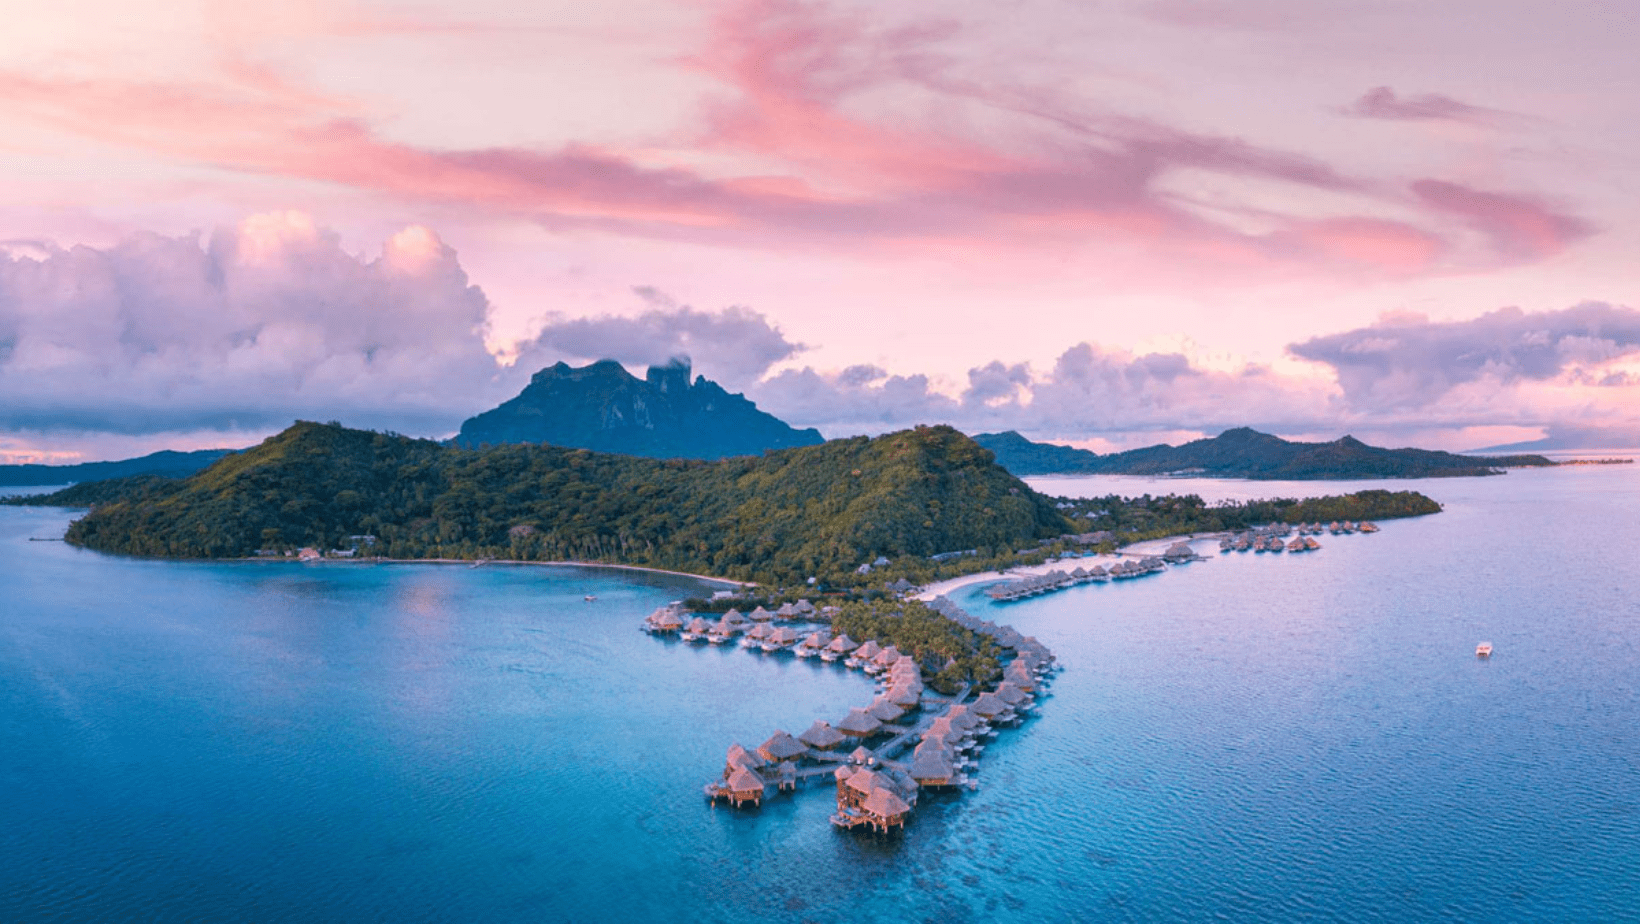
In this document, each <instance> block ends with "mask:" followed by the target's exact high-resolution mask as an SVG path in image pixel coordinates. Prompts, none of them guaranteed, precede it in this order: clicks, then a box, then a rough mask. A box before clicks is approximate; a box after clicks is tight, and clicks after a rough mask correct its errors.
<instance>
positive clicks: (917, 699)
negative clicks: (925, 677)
mask: <svg viewBox="0 0 1640 924" xmlns="http://www.w3.org/2000/svg"><path fill="white" fill-rule="evenodd" d="M920 688H921V684H918V686H917V688H913V687H912V686H911V684H908V683H907V684H898V685H896V686H893V687H890V688H889V690H888V692H887V693H886V694H884V698H885V699H887V700H888V701H889V702H891V703H893V704H894V705H896V706H899V707H900V708H902V709H905V710H907V711H910V710H912V709H914V708H916V707H917V706H919V705H921V703H922V690H921V689H920Z"/></svg>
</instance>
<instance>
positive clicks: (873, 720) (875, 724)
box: [836, 709, 883, 738]
mask: <svg viewBox="0 0 1640 924" xmlns="http://www.w3.org/2000/svg"><path fill="white" fill-rule="evenodd" d="M836 728H837V730H838V731H840V732H842V733H843V734H845V735H848V736H849V737H850V738H869V737H871V736H872V735H875V734H876V733H877V732H879V731H881V730H882V728H883V723H882V721H881V720H879V719H878V718H877V717H876V716H874V715H872V714H871V713H870V712H869V711H868V710H865V709H850V710H849V711H848V715H847V716H845V717H844V718H843V721H841V722H838V723H837V725H836Z"/></svg>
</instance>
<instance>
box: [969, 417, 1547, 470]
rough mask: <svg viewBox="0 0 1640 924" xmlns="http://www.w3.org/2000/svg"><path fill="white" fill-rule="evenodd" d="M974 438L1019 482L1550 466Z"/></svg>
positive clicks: (1312, 446) (1239, 436) (1226, 442)
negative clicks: (1103, 450)
mask: <svg viewBox="0 0 1640 924" xmlns="http://www.w3.org/2000/svg"><path fill="white" fill-rule="evenodd" d="M974 441H975V442H977V443H979V444H980V445H981V446H984V447H985V448H986V449H989V450H991V451H992V452H994V453H996V457H997V464H999V465H1001V466H1003V467H1004V468H1006V469H1008V471H1010V472H1013V473H1014V474H1016V475H1019V476H1021V477H1024V476H1027V475H1052V474H1107V475H1166V474H1172V473H1177V472H1188V473H1193V474H1198V475H1201V476H1202V477H1207V478H1251V479H1256V480H1265V481H1289V480H1290V481H1325V480H1346V479H1362V478H1448V477H1462V476H1473V475H1497V474H1501V473H1502V470H1503V469H1506V468H1520V467H1528V466H1550V465H1554V463H1553V462H1552V461H1550V460H1549V459H1546V458H1544V457H1543V456H1465V455H1458V454H1455V453H1450V452H1441V451H1439V450H1431V449H1384V448H1381V447H1378V446H1368V445H1367V444H1366V443H1363V442H1361V441H1360V440H1358V439H1355V438H1354V437H1350V436H1345V437H1341V438H1339V439H1336V440H1333V441H1332V442H1330V443H1295V442H1291V441H1288V440H1284V439H1282V438H1281V437H1279V436H1271V435H1270V434H1268V433H1260V432H1258V431H1257V430H1250V429H1248V428H1246V427H1239V428H1237V429H1234V430H1226V431H1224V432H1223V433H1221V434H1219V435H1218V436H1215V437H1211V438H1209V439H1201V440H1195V441H1192V442H1189V443H1185V444H1184V445H1182V446H1170V445H1167V444H1166V443H1162V444H1158V445H1155V446H1146V447H1144V448H1142V449H1130V450H1128V451H1127V452H1115V453H1111V454H1109V455H1100V454H1098V453H1095V452H1089V451H1088V450H1086V449H1076V448H1074V447H1071V446H1057V445H1054V444H1052V443H1033V442H1031V441H1030V440H1028V439H1026V438H1025V437H1023V436H1020V435H1019V434H1018V433H1016V432H1014V431H1012V430H1009V431H1008V432H1006V433H981V434H979V435H978V436H976V437H974Z"/></svg>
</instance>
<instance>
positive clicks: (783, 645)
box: [763, 626, 797, 651]
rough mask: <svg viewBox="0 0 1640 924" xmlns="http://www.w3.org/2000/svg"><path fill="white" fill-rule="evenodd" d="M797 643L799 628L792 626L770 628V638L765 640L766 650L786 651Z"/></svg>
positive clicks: (764, 647)
mask: <svg viewBox="0 0 1640 924" xmlns="http://www.w3.org/2000/svg"><path fill="white" fill-rule="evenodd" d="M796 644H797V630H796V629H793V628H792V627H791V626H781V627H780V628H778V629H770V630H769V636H768V638H765V639H764V640H763V650H764V651H785V650H786V649H788V648H791V647H792V646H794V645H796Z"/></svg>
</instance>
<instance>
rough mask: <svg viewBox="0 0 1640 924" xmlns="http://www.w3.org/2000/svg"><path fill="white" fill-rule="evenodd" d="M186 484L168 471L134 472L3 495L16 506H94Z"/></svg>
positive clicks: (163, 492)
mask: <svg viewBox="0 0 1640 924" xmlns="http://www.w3.org/2000/svg"><path fill="white" fill-rule="evenodd" d="M181 487H182V480H181V479H180V478H172V477H168V476H165V475H133V476H131V477H129V478H109V479H107V480H105V481H87V482H85V483H84V484H73V485H69V486H68V487H66V488H63V489H62V490H60V491H53V492H51V493H50V494H19V495H13V496H11V497H4V498H0V504H6V505H8V506H12V507H93V506H96V505H97V504H107V503H112V502H114V501H120V500H127V499H130V498H133V497H148V498H159V497H164V496H165V495H166V494H169V493H170V492H173V491H176V490H177V489H179V488H181Z"/></svg>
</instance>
